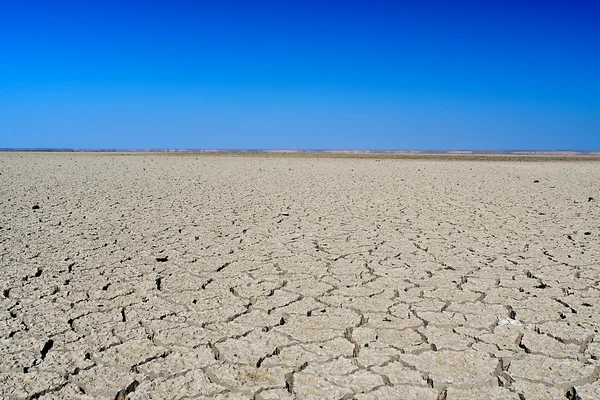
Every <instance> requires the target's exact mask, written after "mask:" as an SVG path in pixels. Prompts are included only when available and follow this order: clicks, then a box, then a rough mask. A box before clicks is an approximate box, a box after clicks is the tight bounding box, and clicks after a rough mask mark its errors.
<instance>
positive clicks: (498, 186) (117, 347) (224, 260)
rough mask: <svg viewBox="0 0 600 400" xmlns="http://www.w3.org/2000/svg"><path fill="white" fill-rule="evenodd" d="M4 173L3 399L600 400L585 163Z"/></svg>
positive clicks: (154, 166) (596, 187)
mask: <svg viewBox="0 0 600 400" xmlns="http://www.w3.org/2000/svg"><path fill="white" fill-rule="evenodd" d="M0 173H1V175H0V183H1V185H0V211H1V212H0V268H1V274H0V289H1V293H0V310H1V312H0V397H1V398H15V399H21V398H30V399H34V398H40V399H88V398H98V399H103V398H106V399H132V400H133V399H164V398H186V399H188V398H189V399H257V400H267V399H361V400H362V399H365V400H366V399H382V398H388V399H433V400H443V399H445V400H449V399H517V400H519V399H527V400H530V399H554V398H556V399H564V398H567V399H598V398H600V381H599V378H600V361H599V360H598V359H599V357H600V335H599V334H598V329H599V324H600V312H599V310H600V284H599V282H600V207H599V204H600V203H599V202H600V163H598V162H552V161H544V162H516V161H515V162H512V161H511V162H496V161H495V162H479V161H464V160H463V161H456V160H406V159H405V160H402V159H381V160H379V159H375V158H365V159H360V158H317V157H287V156H267V155H263V156H260V157H259V156H254V157H250V156H226V155H222V156H214V155H195V154H194V155H190V154H188V155H171V154H163V155H160V154H129V155H120V154H89V153H88V154H86V153H46V154H35V153H1V154H0Z"/></svg>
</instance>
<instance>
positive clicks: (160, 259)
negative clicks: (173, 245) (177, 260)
mask: <svg viewBox="0 0 600 400" xmlns="http://www.w3.org/2000/svg"><path fill="white" fill-rule="evenodd" d="M156 261H158V262H167V261H169V256H164V257H156Z"/></svg>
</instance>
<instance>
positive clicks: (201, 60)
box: [0, 0, 600, 150]
mask: <svg viewBox="0 0 600 400" xmlns="http://www.w3.org/2000/svg"><path fill="white" fill-rule="evenodd" d="M6 147H12V148H14V147H17V148H25V147H26V148H32V147H35V148H40V147H43V148H211V149H214V148H219V149H248V148H252V149H432V150H436V149H438V150H441V149H477V150H483V149H489V150H501V149H505V150H509V149H538V150H542V149H544V150H554V149H574V150H600V2H599V1H592V0H589V1H578V0H572V1H567V0H564V1H552V0H547V1H512V0H507V1H489V2H488V1H481V0H478V1H460V0H455V1H429V2H428V1H418V0H414V1H406V2H404V1H377V0H370V1H351V0H347V1H339V2H335V1H326V0H323V1H312V0H305V1H297V2H286V1H210V2H203V1H176V0H171V1H149V0H146V1H126V0H123V1H110V0H106V1H96V0H94V1H87V0H72V1H61V0H56V1H47V0H45V1H38V0H19V1H12V0H0V148H6Z"/></svg>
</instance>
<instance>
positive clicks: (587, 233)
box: [583, 232, 592, 236]
mask: <svg viewBox="0 0 600 400" xmlns="http://www.w3.org/2000/svg"><path fill="white" fill-rule="evenodd" d="M583 234H584V235H585V236H590V235H591V234H592V232H583Z"/></svg>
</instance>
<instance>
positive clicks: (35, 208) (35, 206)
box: [31, 204, 40, 210]
mask: <svg viewBox="0 0 600 400" xmlns="http://www.w3.org/2000/svg"><path fill="white" fill-rule="evenodd" d="M31 209H32V210H39V209H40V206H39V205H37V204H35V205H34V206H33V207H31Z"/></svg>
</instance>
